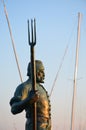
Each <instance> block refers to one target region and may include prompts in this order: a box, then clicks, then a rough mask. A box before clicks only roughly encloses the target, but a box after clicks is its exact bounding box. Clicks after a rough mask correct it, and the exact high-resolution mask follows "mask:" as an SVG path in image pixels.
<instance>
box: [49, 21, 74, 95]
mask: <svg viewBox="0 0 86 130" xmlns="http://www.w3.org/2000/svg"><path fill="white" fill-rule="evenodd" d="M75 23H76V22H75ZM74 28H75V24H74V26H73V29H72V32H71V35H72V34H73V31H74ZM71 35H70V37H69V40H68V44H67V46H66V48H65V51H64V55H63V57H62V60H61V63H60V65H59V69H58V71H57V74H56V77H55V79H54V82H53V85H52V88H51V92H50V95H49V96H50V97H51V95H52V92H53V90H54V87H55V83H56V81H57V78H58V76H59V73H60V70H61V68H62V65H63V61H64V59H65V56H66V54H67V51H68V48H69V44H70V40H71Z"/></svg>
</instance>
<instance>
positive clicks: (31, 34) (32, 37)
mask: <svg viewBox="0 0 86 130" xmlns="http://www.w3.org/2000/svg"><path fill="white" fill-rule="evenodd" d="M30 29H31V30H30ZM28 41H29V45H30V54H31V80H32V89H33V91H34V92H35V91H36V67H35V57H34V46H35V45H36V22H35V19H34V20H32V19H31V28H30V26H29V20H28ZM36 117H37V116H36V103H34V104H33V130H36V129H37V128H36V127H37V119H36Z"/></svg>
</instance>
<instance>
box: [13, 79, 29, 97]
mask: <svg viewBox="0 0 86 130" xmlns="http://www.w3.org/2000/svg"><path fill="white" fill-rule="evenodd" d="M30 87H31V81H30V80H26V81H25V82H23V83H21V84H19V85H18V86H17V87H16V90H15V94H14V95H20V94H21V93H22V92H23V91H24V89H27V88H30Z"/></svg>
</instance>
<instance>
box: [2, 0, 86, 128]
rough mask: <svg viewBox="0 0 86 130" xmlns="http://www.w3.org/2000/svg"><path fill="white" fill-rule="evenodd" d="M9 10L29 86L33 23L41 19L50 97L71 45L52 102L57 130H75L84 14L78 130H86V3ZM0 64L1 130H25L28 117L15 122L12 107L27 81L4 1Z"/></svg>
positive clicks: (16, 2)
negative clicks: (30, 23)
mask: <svg viewBox="0 0 86 130" xmlns="http://www.w3.org/2000/svg"><path fill="white" fill-rule="evenodd" d="M5 4H6V8H7V12H8V17H9V21H10V25H11V29H12V35H13V38H14V42H15V48H16V52H17V56H18V61H19V65H20V70H21V74H22V78H23V81H25V80H26V79H27V76H26V73H27V64H28V62H29V61H30V47H29V45H28V29H27V20H28V19H29V20H31V19H33V18H35V19H36V28H37V44H36V47H35V58H36V59H40V60H42V61H43V63H44V66H45V73H46V79H45V84H44V86H45V88H46V89H47V91H48V92H49V93H50V91H51V88H52V85H53V82H54V80H55V76H56V73H57V72H58V69H59V66H60V64H61V61H62V57H63V55H64V52H65V49H66V46H67V45H68V51H67V53H66V55H65V58H64V62H63V64H62V68H61V70H60V72H59V76H58V79H57V80H56V83H55V86H54V89H53V93H52V95H51V98H50V99H51V106H52V113H51V114H52V130H57V128H58V129H59V130H63V128H66V129H65V130H69V129H70V120H71V104H72V94H73V79H74V69H75V54H76V42H77V26H78V12H80V13H82V20H81V32H80V33H81V34H80V48H79V63H78V77H77V97H76V113H75V130H78V127H80V125H81V127H82V129H83V128H85V129H86V69H85V67H86V61H85V56H86V43H85V41H86V0H63V1H62V0H60V1H58V0H41V1H40V0H22V1H20V0H5ZM0 59H1V61H0V79H1V80H0V81H1V82H0V88H1V94H0V110H1V112H0V130H14V129H16V130H24V127H25V113H24V112H23V113H21V114H18V115H15V116H14V115H12V113H11V112H10V106H9V101H10V99H11V97H12V96H13V94H14V91H15V89H16V87H17V85H19V84H20V83H21V81H20V77H19V74H18V69H17V65H16V62H15V57H14V52H13V48H12V42H11V38H10V34H9V29H8V25H7V20H6V17H5V14H4V7H3V4H2V1H0ZM76 127H77V128H76ZM85 129H83V130H85Z"/></svg>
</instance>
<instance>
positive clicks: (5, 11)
mask: <svg viewBox="0 0 86 130" xmlns="http://www.w3.org/2000/svg"><path fill="white" fill-rule="evenodd" d="M2 3H3V6H4V13H5V16H6V19H7V24H8V28H9V32H10V37H11V41H12V47H13V51H14V55H15V60H16V64H17V68H18V72H19V76H20V80H21V82H23V80H22V76H21V71H20V67H19V63H18V58H17V54H16V50H15V46H14V40H13V36H12V31H11V26H10V22H9V19H8V13H7V9H6V5H5V3H4V0H2Z"/></svg>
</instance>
